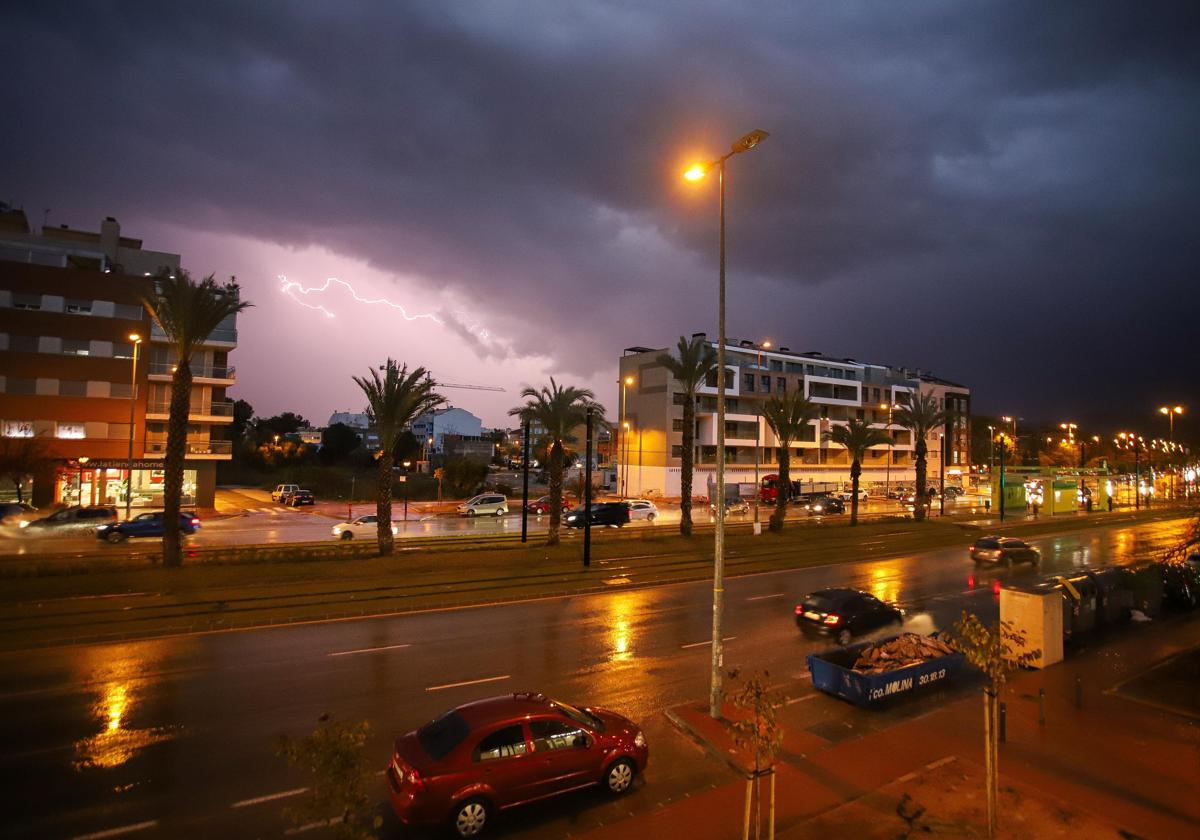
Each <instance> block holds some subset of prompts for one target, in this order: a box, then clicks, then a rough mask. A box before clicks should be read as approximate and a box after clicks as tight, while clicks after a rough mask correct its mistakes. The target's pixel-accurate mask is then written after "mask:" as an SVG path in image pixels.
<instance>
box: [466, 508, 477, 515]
mask: <svg viewBox="0 0 1200 840" xmlns="http://www.w3.org/2000/svg"><path fill="white" fill-rule="evenodd" d="M474 515H475V511H474V510H473V509H472V510H469V511H467V516H474Z"/></svg>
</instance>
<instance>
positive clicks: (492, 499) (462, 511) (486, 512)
mask: <svg viewBox="0 0 1200 840" xmlns="http://www.w3.org/2000/svg"><path fill="white" fill-rule="evenodd" d="M506 513H508V499H506V498H504V497H503V496H501V495H500V494H498V493H480V494H479V495H478V496H476V497H474V498H473V499H468V500H467V501H466V502H464V503H463V504H461V505H459V506H458V515H459V516H504V514H506Z"/></svg>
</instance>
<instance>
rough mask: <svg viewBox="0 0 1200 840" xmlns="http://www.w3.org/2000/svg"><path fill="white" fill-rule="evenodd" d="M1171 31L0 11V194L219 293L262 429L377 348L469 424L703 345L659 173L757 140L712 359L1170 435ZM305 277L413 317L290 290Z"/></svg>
mask: <svg viewBox="0 0 1200 840" xmlns="http://www.w3.org/2000/svg"><path fill="white" fill-rule="evenodd" d="M1198 9H1200V7H1198V6H1197V5H1196V4H1195V3H1190V2H1180V3H1142V4H1130V3H1128V2H1107V3H1106V2H1096V3H1088V4H1057V3H1052V4H1048V3H1045V2H1028V3H1024V2H995V3H987V2H973V3H961V2H924V3H920V4H898V3H890V2H877V3H834V2H827V3H798V2H782V3H775V4H772V3H761V4H753V6H748V5H746V4H738V3H724V4H718V3H702V2H661V3H654V4H644V3H634V2H627V3H623V2H614V3H580V2H549V0H547V2H521V3H511V2H502V1H501V0H493V1H492V2H480V3H464V2H459V3H453V2H452V3H446V2H444V1H443V2H406V3H365V4H329V3H317V2H312V3H304V2H275V3H271V2H256V3H253V4H248V3H243V2H230V3H198V4H162V3H144V4H140V3H134V2H122V3H117V2H112V3H100V2H97V3H89V4H85V5H84V4H81V5H78V6H75V5H71V6H66V5H63V4H58V5H54V4H21V5H20V6H17V7H14V8H10V9H8V10H7V11H6V16H5V17H6V22H5V27H4V30H5V31H4V32H3V33H0V43H2V44H3V45H4V48H5V54H6V55H7V56H8V58H9V62H10V67H12V68H19V70H18V71H15V72H14V71H10V73H8V74H7V78H6V82H5V83H4V94H5V95H4V100H5V105H6V107H5V109H4V111H5V113H6V115H7V116H8V119H7V120H6V124H7V128H6V131H5V132H3V133H2V134H0V153H2V154H3V159H4V160H5V161H6V162H7V163H8V164H9V165H8V166H6V167H5V168H4V171H5V173H6V174H5V177H4V178H3V179H0V199H4V200H7V201H10V202H13V203H15V204H17V205H19V206H23V207H24V208H25V209H26V211H27V212H28V213H29V215H30V217H31V219H33V220H35V221H40V219H41V216H42V210H43V209H44V208H50V215H49V221H50V223H51V224H60V223H68V224H71V225H72V226H76V227H84V228H89V229H95V227H96V226H97V225H98V223H99V220H100V219H101V218H102V217H103V216H105V215H114V216H116V217H117V218H118V219H119V220H120V221H121V223H122V226H123V229H124V231H125V232H126V233H127V234H130V235H133V236H141V237H144V238H145V240H146V244H147V247H150V248H158V249H162V250H171V251H178V252H181V253H182V254H183V255H184V264H185V266H186V267H187V268H189V270H191V271H192V272H193V273H195V274H208V273H210V272H215V273H216V274H217V275H218V276H224V275H229V274H236V275H237V276H238V278H239V280H240V281H241V283H242V285H243V287H244V288H245V290H246V296H247V297H248V298H249V299H250V300H251V301H252V302H253V303H254V304H255V308H254V309H253V310H251V311H250V312H249V313H247V314H246V315H245V316H244V317H243V319H242V324H241V326H242V331H241V345H240V347H239V349H238V352H237V354H236V356H235V363H236V365H237V367H238V372H239V377H238V378H239V383H238V388H237V390H236V391H235V395H236V396H239V397H242V398H244V399H247V400H249V401H250V402H251V403H252V404H253V405H254V406H255V408H256V409H257V410H258V412H259V413H260V414H270V413H275V412H278V411H282V410H287V409H291V410H296V411H299V412H300V413H303V414H304V415H305V416H307V417H310V418H311V419H314V420H316V421H319V422H324V420H325V419H326V418H327V417H328V414H329V413H330V412H331V411H333V410H335V409H357V408H359V407H360V406H361V399H360V398H359V396H358V395H357V393H356V388H355V386H354V385H353V383H352V382H351V381H350V376H351V375H352V374H361V373H363V372H365V371H366V370H368V369H369V368H370V367H371V366H372V365H375V364H378V363H380V362H381V361H382V360H383V359H384V358H386V357H387V356H388V355H391V356H393V357H395V358H398V359H400V360H402V361H405V362H408V363H409V364H410V365H425V366H427V367H429V368H430V369H431V370H432V371H433V373H434V375H435V377H436V378H438V379H440V380H442V381H446V382H463V383H478V384H495V385H499V386H501V387H504V388H506V389H508V390H507V393H502V394H496V393H490V392H475V391H448V392H447V396H449V397H450V398H451V399H452V401H453V402H454V403H455V404H457V405H462V406H463V407H466V408H469V409H471V410H473V411H475V412H476V413H478V414H480V415H481V416H482V417H483V419H484V423H485V425H492V424H499V423H504V422H506V420H507V418H506V417H505V416H504V412H505V410H506V409H507V408H509V407H510V406H512V405H514V404H516V403H517V401H518V397H517V393H518V391H519V389H520V388H521V387H522V385H524V384H529V383H533V384H539V385H540V384H541V383H542V382H544V381H545V380H546V378H547V377H548V376H549V375H551V374H553V375H555V376H556V377H558V378H559V379H560V380H565V381H568V382H573V383H576V384H580V385H587V386H591V387H593V388H594V389H596V391H597V395H598V397H599V398H600V399H601V400H602V401H604V402H606V403H607V404H609V406H610V408H615V399H614V393H615V385H614V382H615V379H616V373H615V365H616V358H617V356H618V355H619V354H620V351H621V348H623V347H626V346H629V345H647V346H664V345H667V344H672V343H673V342H674V340H675V339H676V338H677V337H678V336H679V335H680V334H683V333H689V334H690V333H691V332H693V331H696V330H707V331H708V332H709V333H710V334H715V331H716V324H715V297H716V294H715V285H716V283H715V281H716V193H715V189H714V188H715V185H714V184H708V185H704V186H701V187H699V188H697V187H695V186H690V185H685V184H684V183H683V182H682V181H681V180H680V178H679V172H680V171H681V169H682V168H683V165H684V164H685V163H688V162H691V160H692V159H694V158H696V157H706V156H713V155H716V154H720V153H722V152H723V151H725V150H726V149H727V148H728V144H729V142H730V141H731V140H733V139H734V138H736V137H737V136H739V135H741V134H742V133H744V132H745V131H748V130H749V129H751V128H763V129H766V130H768V131H770V132H771V137H770V138H769V139H768V140H767V141H766V142H764V143H763V145H762V146H761V147H759V148H758V149H756V150H754V151H753V152H752V153H751V154H748V155H745V156H742V157H739V158H737V159H736V160H734V161H733V162H732V163H731V169H730V179H729V285H730V296H729V300H730V312H729V334H730V335H731V336H732V337H734V338H752V339H764V338H770V339H772V340H773V341H774V342H775V343H776V344H777V345H788V346H790V347H792V348H793V349H797V350H809V349H819V350H822V351H824V352H826V353H828V354H836V355H844V356H853V357H855V358H858V359H865V360H871V361H879V362H885V363H893V364H906V365H910V366H920V367H922V368H928V369H932V370H934V371H936V372H938V373H940V374H941V375H943V376H945V377H947V378H951V379H955V380H958V381H962V382H965V383H967V384H969V385H971V386H972V387H973V388H974V390H975V395H976V396H975V405H976V408H977V410H980V411H984V412H987V411H992V412H1010V413H1017V414H1019V415H1021V416H1026V417H1031V418H1044V419H1047V420H1059V419H1074V420H1080V421H1083V422H1091V423H1093V424H1094V425H1096V426H1097V427H1103V430H1105V431H1107V427H1108V426H1109V425H1115V424H1117V423H1121V424H1127V423H1140V424H1143V425H1145V426H1146V428H1147V430H1150V429H1151V428H1152V426H1151V424H1152V423H1153V422H1154V417H1153V410H1154V406H1155V405H1157V404H1159V403H1161V402H1163V401H1168V400H1169V401H1172V402H1184V403H1189V401H1190V402H1191V404H1193V405H1195V410H1196V411H1197V412H1200V400H1195V399H1193V398H1194V397H1195V396H1197V394H1196V384H1195V383H1196V376H1195V370H1196V364H1197V362H1198V361H1200V358H1198V356H1200V354H1198V353H1197V350H1196V347H1197V340H1196V327H1195V321H1196V302H1197V294H1196V291H1195V286H1196V279H1197V268H1198V266H1200V255H1198V253H1197V243H1198V242H1200V231H1198V229H1197V228H1198V227H1200V225H1198V223H1197V219H1198V218H1200V212H1198V211H1200V198H1198V196H1200V151H1198V149H1200V144H1198V143H1197V142H1196V138H1197V136H1200V109H1198V108H1197V107H1196V103H1197V102H1200V11H1198ZM280 275H283V276H286V277H287V278H288V279H289V280H290V281H292V282H294V283H296V284H299V286H295V287H292V290H293V294H292V295H288V294H285V293H284V291H282V290H281V283H280V281H279V279H278V278H279V276H280ZM330 277H336V278H339V279H340V280H342V281H345V282H346V283H348V284H350V286H351V287H352V288H353V289H354V290H355V292H357V294H358V295H359V296H360V297H362V298H368V299H375V298H382V299H386V300H388V301H391V302H393V303H396V304H399V305H401V306H402V307H403V308H404V310H405V311H407V313H408V314H409V315H411V316H431V317H417V318H416V319H415V320H405V318H404V316H403V315H402V314H401V312H400V311H399V310H397V309H395V308H392V307H390V306H387V305H385V304H374V305H372V304H365V303H360V302H358V301H356V300H354V298H353V296H352V295H351V294H350V293H349V291H348V290H347V289H345V288H344V287H342V286H340V285H335V286H333V287H331V290H330V291H329V292H326V293H320V294H308V295H303V294H300V293H299V292H298V291H297V290H298V289H299V288H311V287H318V286H321V285H323V284H324V283H325V282H326V280H327V279H328V278H330ZM297 298H299V299H300V300H302V301H304V302H306V303H308V304H310V305H319V306H323V307H325V308H326V309H328V310H329V311H332V312H333V313H334V314H335V317H332V318H330V317H328V316H326V315H325V314H324V313H323V312H321V311H318V310H315V309H309V308H305V306H303V305H302V304H301V302H299V301H298V300H297Z"/></svg>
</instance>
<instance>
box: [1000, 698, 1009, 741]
mask: <svg viewBox="0 0 1200 840" xmlns="http://www.w3.org/2000/svg"><path fill="white" fill-rule="evenodd" d="M1007 721H1008V709H1007V708H1005V706H1004V704H1003V703H1001V704H1000V743H1001V744H1003V743H1004V741H1005V736H1006V735H1007V734H1008V723H1007Z"/></svg>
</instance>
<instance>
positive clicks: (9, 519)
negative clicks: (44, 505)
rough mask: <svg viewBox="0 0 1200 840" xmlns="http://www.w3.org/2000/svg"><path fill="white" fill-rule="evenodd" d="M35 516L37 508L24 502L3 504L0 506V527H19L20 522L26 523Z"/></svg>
mask: <svg viewBox="0 0 1200 840" xmlns="http://www.w3.org/2000/svg"><path fill="white" fill-rule="evenodd" d="M35 516H37V508H35V507H34V506H33V505H28V504H26V503H25V502H5V503H3V504H0V525H18V526H19V525H20V523H21V521H22V520H24V521H25V522H28V521H29V520H31V519H33V518H34V517H35Z"/></svg>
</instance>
